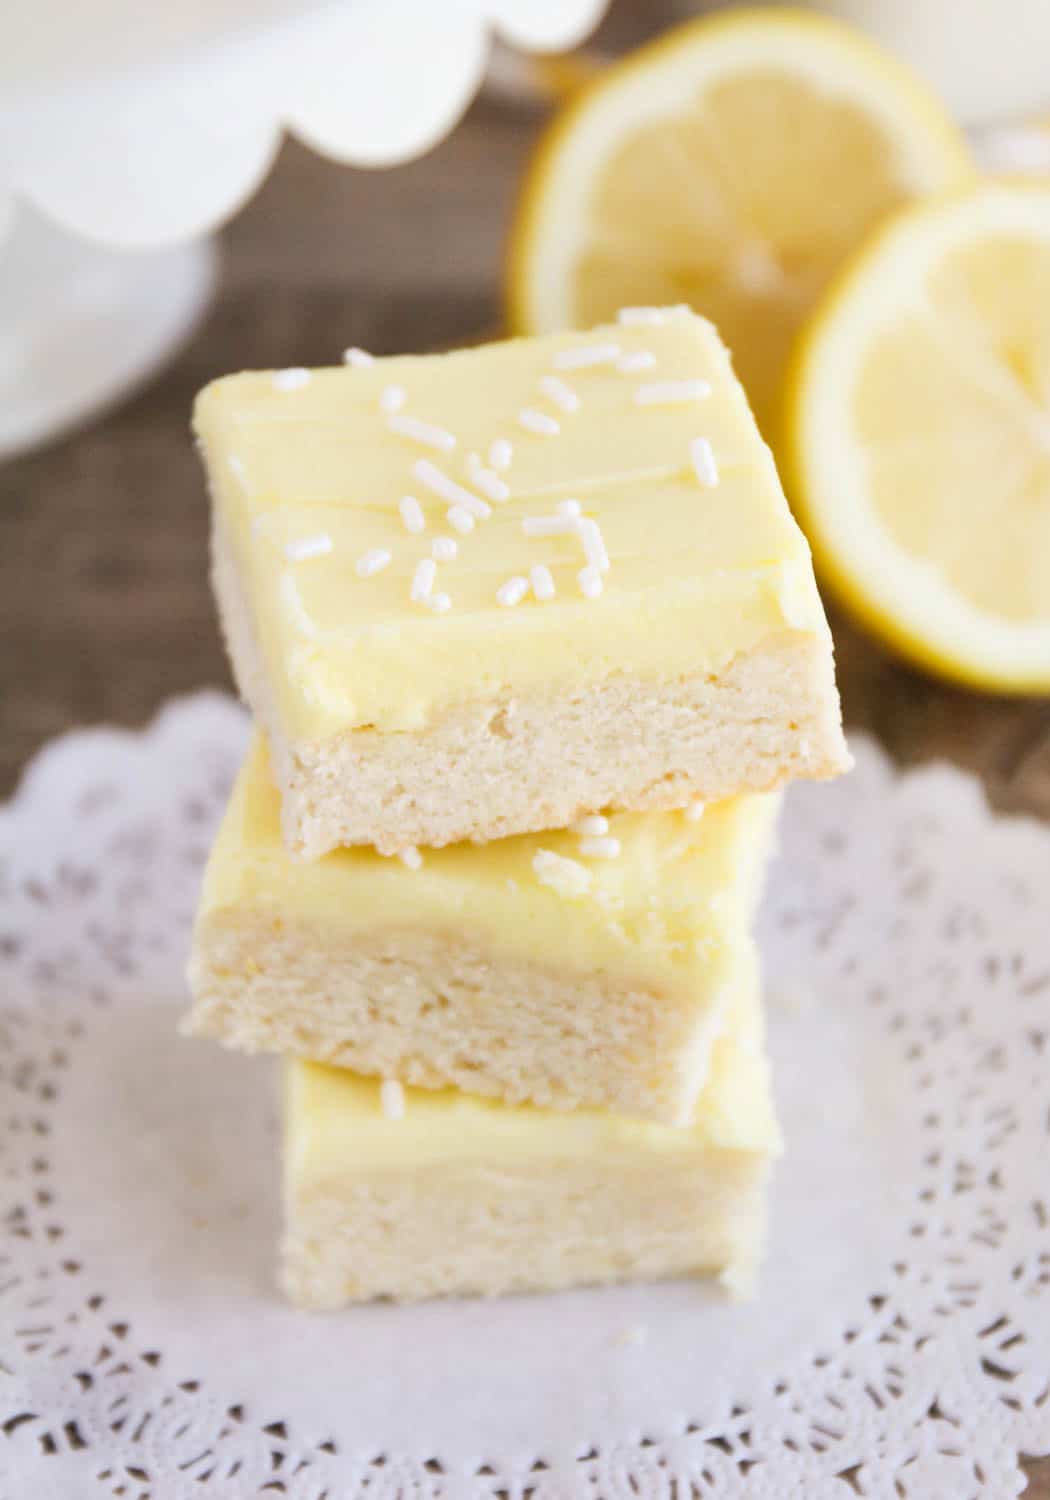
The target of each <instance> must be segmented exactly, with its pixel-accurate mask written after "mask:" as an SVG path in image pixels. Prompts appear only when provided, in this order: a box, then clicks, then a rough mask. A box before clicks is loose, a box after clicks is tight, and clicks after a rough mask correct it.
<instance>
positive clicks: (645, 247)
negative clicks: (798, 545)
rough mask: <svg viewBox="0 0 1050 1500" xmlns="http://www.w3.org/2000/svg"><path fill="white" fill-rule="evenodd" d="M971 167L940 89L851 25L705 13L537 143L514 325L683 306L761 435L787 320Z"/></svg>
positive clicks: (777, 14) (521, 227) (591, 95)
mask: <svg viewBox="0 0 1050 1500" xmlns="http://www.w3.org/2000/svg"><path fill="white" fill-rule="evenodd" d="M972 175H973V166H972V163H971V159H970V156H969V153H968V152H967V149H966V146H965V144H964V143H963V141H962V138H961V137H960V135H959V133H958V132H957V131H956V129H955V128H954V126H953V125H952V124H951V122H950V120H949V119H948V118H947V116H946V115H945V113H944V111H943V110H942V109H941V107H940V105H939V104H938V103H937V101H936V100H935V99H934V98H933V97H932V96H931V95H929V94H927V93H926V91H925V90H924V88H923V87H922V85H921V84H919V83H918V82H917V81H916V80H915V79H914V78H913V77H912V75H911V74H910V73H909V72H908V71H907V70H906V69H904V68H902V67H901V66H900V65H899V64H898V63H896V62H895V61H894V60H893V59H892V58H889V57H887V56H885V55H884V54H883V53H882V52H881V51H880V50H879V49H878V48H877V47H875V46H874V45H873V44H872V43H870V42H868V41H867V40H865V39H864V38H863V37H861V36H860V35H859V33H857V32H854V31H852V30H851V29H850V28H848V27H846V26H843V25H841V24H839V23H837V22H834V21H831V20H828V19H826V18H823V17H819V16H814V15H811V14H808V13H803V12H796V11H793V10H789V9H779V8H778V9H770V10H763V9H760V10H754V11H749V10H744V11H733V12H730V13H728V14H726V15H721V16H715V17H707V18H702V19H700V20H698V21H695V22H691V23H688V24H686V25H685V26H682V27H679V28H677V29H676V30H674V31H671V32H669V33H668V34H667V35H666V36H665V37H663V38H661V39H660V40H659V41H657V42H655V43H653V44H651V45H649V46H647V47H644V48H642V49H641V51H639V52H637V53H635V54H634V55H633V56H632V57H629V58H628V59H626V60H625V61H624V62H622V63H619V64H617V65H615V66H613V67H612V68H610V69H609V70H608V71H607V72H606V73H604V74H603V75H602V76H601V77H600V78H599V79H598V80H597V82H595V83H594V84H592V85H591V86H590V87H589V88H587V89H585V90H584V91H583V92H582V94H581V95H580V97H579V98H578V100H576V101H575V102H573V103H571V104H570V105H569V106H568V107H567V108H566V109H565V110H564V111H563V113H562V114H561V115H560V116H559V117H558V118H557V119H556V121H555V123H554V124H553V126H552V127H551V129H550V131H549V132H548V134H547V135H546V137H545V138H544V140H543V141H542V142H541V145H540V148H539V150H538V152H537V154H536V157H535V159H534V162H533V165H532V167H531V170H530V172H529V174H528V176H527V179H526V182H525V186H524V189H523V192H522V196H521V200H520V204H519V208H518V212H517V217H516V221H515V223H514V226H513V229H512V233H511V248H510V258H509V265H508V285H507V294H508V313H509V319H510V322H511V324H512V325H513V327H514V328H515V330H516V331H518V332H522V333H543V332H549V331H552V330H555V329H559V328H569V327H590V326H591V325H593V324H595V323H600V322H603V321H607V320H608V319H609V318H610V317H612V316H613V315H615V313H616V311H617V309H618V308H620V307H622V306H624V305H630V304H635V303H642V304H652V303H664V304H669V303H678V302H688V303H690V304H691V305H692V306H693V307H694V308H696V310H697V311H699V312H702V313H705V314H706V315H707V316H708V317H710V318H711V319H712V321H713V322H714V323H715V324H717V326H718V328H719V329H720V331H721V333H722V336H723V337H724V338H725V340H726V342H727V343H728V344H729V346H730V348H731V350H732V352H733V356H734V359H735V362H736V367H737V371H738V373H739V375H740V377H741V379H742V380H743V383H744V386H745V388H746V390H747V392H748V394H749V396H750V398H751V402H752V405H753V406H754V408H755V412H756V415H757V416H758V419H759V422H760V423H761V424H763V426H764V428H765V430H766V432H767V433H768V432H769V430H770V423H771V418H772V415H773V413H774V411H775V410H776V409H777V408H778V406H779V402H780V396H781V378H782V374H783V370H784V365H785V361H786V357H787V353H788V350H789V347H790V345H791V343H792V340H793V338H794V335H795V332H796V330H797V329H798V327H799V326H800V325H801V323H802V322H803V321H804V319H805V317H806V315H807V314H808V312H809V310H810V308H811V307H812V306H813V304H814V302H815V301H816V300H817V297H818V296H819V294H820V293H821V292H822V291H823V289H824V287H825V286H826V284H827V282H828V281H829V279H830V278H831V276H832V275H833V273H834V272H835V271H836V270H837V269H838V268H839V266H840V265H841V263H842V261H843V259H844V258H845V257H846V256H847V255H848V254H849V253H850V252H851V251H852V250H853V249H854V248H855V247H856V246H857V244H858V243H859V242H860V241H861V240H862V239H863V238H864V237H865V236H866V235H867V234H868V233H869V232H870V230H871V229H872V227H873V226H874V225H876V224H878V223H879V221H880V220H882V219H883V218H884V217H885V216H886V215H887V214H888V213H889V212H890V211H891V210H893V209H896V208H898V207H899V206H900V205H901V204H902V203H905V202H907V201H910V200H911V199H913V198H915V197H918V196H920V195H922V194H925V193H928V192H931V191H933V190H935V189H940V188H943V187H945V186H948V185H950V184H954V183H958V182H961V181H964V180H969V179H970V178H971V177H972Z"/></svg>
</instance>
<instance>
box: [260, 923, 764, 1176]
mask: <svg viewBox="0 0 1050 1500" xmlns="http://www.w3.org/2000/svg"><path fill="white" fill-rule="evenodd" d="M726 1020H727V1024H726V1029H725V1031H724V1033H723V1034H722V1036H721V1037H719V1039H718V1040H717V1041H716V1043H715V1046H714V1051H713V1056H712V1064H711V1072H710V1074H709V1077H708V1081H707V1084H706V1087H705V1088H704V1091H703V1093H702V1094H701V1095H700V1098H699V1100H698V1102H697V1105H696V1109H695V1112H694V1115H693V1120H692V1122H691V1124H690V1125H688V1126H686V1127H684V1128H680V1127H675V1126H669V1125H660V1124H655V1123H653V1122H651V1121H646V1120H637V1119H631V1118H627V1117H625V1116H621V1115H616V1114H611V1113H609V1112H608V1111H605V1110H598V1109H575V1110H568V1111H563V1110H549V1109H539V1108H537V1107H536V1106H534V1105H528V1104H526V1105H508V1104H503V1103H500V1102H499V1101H497V1100H492V1099H484V1098H481V1097H479V1096H477V1095H473V1094H467V1093H462V1092H460V1091H459V1090H456V1089H442V1090H436V1089H405V1090H404V1091H403V1094H400V1095H399V1105H400V1107H399V1108H398V1109H397V1110H396V1112H395V1111H389V1112H388V1110H387V1109H385V1108H384V1102H383V1100H384V1086H383V1084H382V1083H381V1082H380V1081H379V1080H378V1079H374V1078H362V1077H361V1076H360V1075H358V1074H356V1073H351V1072H349V1071H348V1070H347V1069H345V1068H330V1067H326V1066H325V1065H323V1064H321V1063H306V1062H298V1061H289V1062H287V1063H286V1064H285V1090H286V1113H285V1151H286V1167H287V1172H288V1175H289V1178H290V1179H291V1178H294V1179H295V1181H296V1182H297V1183H298V1184H300V1185H301V1184H302V1183H303V1182H304V1181H306V1180H309V1181H312V1182H314V1183H318V1182H321V1181H323V1180H325V1179H334V1178H338V1177H339V1176H341V1175H344V1174H345V1173H346V1172H347V1171H350V1172H352V1173H353V1174H354V1175H362V1176H364V1175H367V1174H368V1173H369V1172H370V1171H373V1170H387V1169H390V1168H396V1167H399V1166H412V1167H420V1166H425V1165H427V1164H431V1165H434V1166H437V1165H453V1164H455V1163H457V1162H462V1163H470V1162H475V1161H478V1160H486V1161H491V1160H493V1159H496V1160H500V1161H502V1162H504V1163H509V1162H510V1161H513V1160H518V1161H521V1160H523V1159H524V1160H527V1159H528V1158H530V1157H543V1158H547V1159H551V1158H555V1159H570V1160H571V1159H579V1158H591V1159H595V1158H597V1159H601V1158H608V1159H610V1160H614V1159H615V1158H616V1157H617V1156H622V1155H623V1154H624V1153H626V1152H635V1153H637V1152H645V1153H651V1154H653V1155H657V1156H663V1155H668V1154H670V1155H673V1154H674V1153H691V1152H696V1151H697V1150H699V1149H707V1148H709V1147H715V1148H719V1149H726V1150H739V1151H754V1152H762V1153H766V1154H772V1153H775V1152H776V1151H778V1150H779V1149H780V1135H779V1131H778V1128H777V1124H776V1119H775V1115H774V1112H773V1103H772V1096H771V1092H770V1086H769V1066H768V1062H767V1060H766V1056H765V1052H764V1047H763V1034H762V1030H763V1029H762V1018H761V1010H760V1003H759V985H758V968H757V962H756V960H755V959H754V957H753V955H752V954H751V953H750V952H749V954H748V956H747V957H746V958H745V959H742V960H741V963H740V964H739V966H738V972H737V975H736V977H735V980H734V983H733V986H732V993H731V997H730V1003H729V1009H728V1014H727V1018H726Z"/></svg>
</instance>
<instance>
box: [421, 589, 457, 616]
mask: <svg viewBox="0 0 1050 1500" xmlns="http://www.w3.org/2000/svg"><path fill="white" fill-rule="evenodd" d="M427 607H428V608H429V609H432V610H433V611H434V613H435V614H436V615H444V614H447V613H448V611H449V610H450V609H451V608H452V596H451V594H431V596H430V598H429V599H428V600H427Z"/></svg>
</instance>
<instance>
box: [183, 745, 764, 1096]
mask: <svg viewBox="0 0 1050 1500" xmlns="http://www.w3.org/2000/svg"><path fill="white" fill-rule="evenodd" d="M777 800H778V799H777V797H776V795H775V794H772V795H767V796H754V797H745V798H737V799H732V800H730V801H727V802H723V803H717V804H712V805H710V806H708V807H707V808H706V809H705V810H704V812H703V816H702V817H701V818H699V819H697V818H695V817H692V816H687V815H686V814H685V813H679V812H669V813H621V814H619V815H614V816H611V817H608V818H605V817H598V816H592V817H590V818H588V819H587V820H586V821H585V822H584V823H583V824H582V825H577V829H576V831H572V830H567V831H565V832H561V833H546V834H537V835H532V834H522V835H518V836H516V837H514V838H509V839H501V840H498V841H496V842H494V843H489V844H484V845H476V844H469V843H468V844H457V845H453V846H451V847H448V848H444V849H439V850H425V851H422V852H417V853H415V857H414V858H412V859H411V860H410V862H409V863H408V864H406V863H405V861H404V859H399V858H384V857H383V856H381V855H379V854H377V853H376V852H375V851H374V850H371V849H361V848H346V849H340V850H337V851H335V852H334V853H332V854H329V855H327V856H326V857H325V858H324V859H321V860H318V861H315V862H313V863H312V864H309V865H301V864H296V863H295V862H293V861H292V860H291V859H290V857H289V855H288V853H287V851H286V849H285V848H284V845H283V843H282V841H281V836H280V825H279V813H278V793H277V790H276V788H275V787H274V785H273V783H272V781H271V779H270V776H269V772H268V767H267V761H266V752H265V747H264V745H263V743H262V741H261V740H259V741H257V743H256V745H255V747H254V749H253V751H252V753H251V755H250V757H249V759H248V762H247V764H246V765H245V767H244V769H243V771H242V773H241V776H240V778H239V781H238V784H237V786H236V788H235V791H234V794H233V797H232V800H231V803H230V806H229V809H228V811H227V814H226V818H225V820H224V823H223V826H222V829H221V831H220V833H219V837H218V840H217V842H216V845H215V848H214V850H213V852H212V856H211V860H210V862H209V866H208V871H207V875H206V878H205V884H204V893H203V898H202V902H201V908H200V913H199V916H198V920H197V926H196V932H195V936H194V943H193V952H192V957H191V962H190V984H191V988H192V991H193V996H194V1000H193V1007H192V1010H191V1012H190V1014H189V1017H188V1018H187V1022H186V1028H185V1029H187V1030H188V1031H190V1032H191V1033H193V1034H195V1035H198V1036H208V1037H214V1038H217V1039H218V1040H220V1041H222V1042H224V1043H225V1044H226V1045H228V1046H230V1047H234V1048H238V1049H242V1050H248V1051H268V1052H284V1053H291V1054H293V1055H296V1056H299V1057H305V1058H311V1059H314V1060H317V1061H322V1062H328V1063H336V1064H339V1065H340V1066H343V1067H349V1068H353V1069H355V1070H357V1071H358V1072H360V1073H365V1074H372V1075H380V1076H382V1077H390V1078H397V1079H400V1080H401V1081H402V1082H404V1083H409V1084H416V1085H423V1086H426V1087H430V1088H437V1087H442V1086H446V1085H454V1086H456V1087H459V1088H463V1089H467V1090H470V1091H471V1092H473V1093H476V1094H485V1095H495V1096H498V1097H500V1098H503V1099H507V1100H511V1101H519V1100H534V1101H536V1102H538V1103H541V1104H544V1105H549V1106H554V1107H560V1108H569V1107H573V1106H576V1105H580V1104H590V1105H603V1106H607V1107H609V1108H612V1109H615V1110H617V1111H619V1112H620V1113H621V1114H625V1115H637V1116H640V1117H648V1118H651V1119H657V1120H664V1121H668V1122H671V1123H681V1122H682V1121H683V1120H685V1119H687V1118H688V1116H689V1113H690V1110H691V1109H692V1107H693V1104H694V1102H695V1099H696V1096H697V1093H698V1091H699V1090H700V1088H701V1086H702V1085H703V1082H704V1079H705V1077H706V1074H707V1070H708V1064H709V1059H710V1052H711V1046H712V1043H713V1040H714V1037H715V1036H716V1034H717V1032H718V1030H719V1028H720V1026H721V1024H722V1022H723V1018H724V1007H725V996H726V994H727V992H728V988H729V986H730V984H731V983H732V981H733V977H734V975H735V973H736V971H737V969H738V968H739V966H740V964H741V963H742V962H743V961H744V960H745V958H746V955H747V954H748V953H749V951H750V948H749V945H750V938H749V936H748V928H749V925H750V921H751V918H752V915H753V910H754V906H755V903H756V900H757V897H758V893H759V889H760V884H761V879H762V875H763V873H764V868H765V864H766V859H767V855H768V851H769V848H770V845H771V842H772V837H773V829H774V821H775V816H776V804H777Z"/></svg>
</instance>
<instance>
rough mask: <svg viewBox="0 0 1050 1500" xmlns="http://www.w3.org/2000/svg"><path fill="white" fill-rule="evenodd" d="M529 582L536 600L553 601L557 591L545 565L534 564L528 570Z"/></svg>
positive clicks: (549, 571)
mask: <svg viewBox="0 0 1050 1500" xmlns="http://www.w3.org/2000/svg"><path fill="white" fill-rule="evenodd" d="M529 582H530V583H531V584H532V592H533V593H534V594H535V595H536V598H537V599H553V598H554V595H555V593H556V592H557V590H556V589H555V587H554V578H553V576H552V574H551V570H550V568H548V567H547V564H546V563H534V564H533V566H532V567H531V568H530V569H529Z"/></svg>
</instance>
